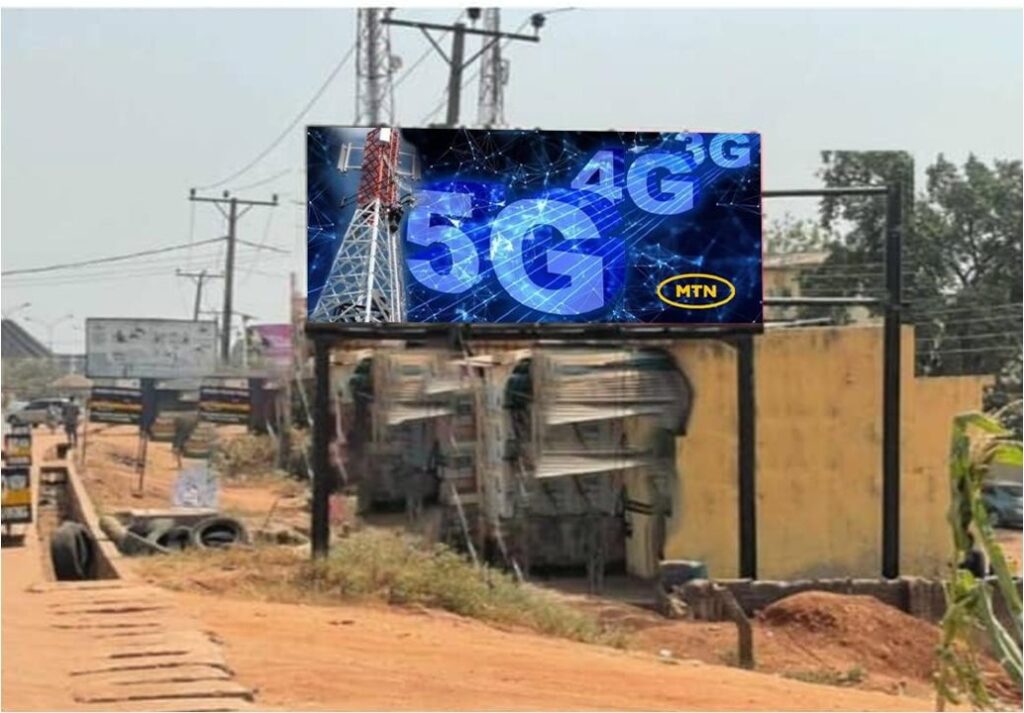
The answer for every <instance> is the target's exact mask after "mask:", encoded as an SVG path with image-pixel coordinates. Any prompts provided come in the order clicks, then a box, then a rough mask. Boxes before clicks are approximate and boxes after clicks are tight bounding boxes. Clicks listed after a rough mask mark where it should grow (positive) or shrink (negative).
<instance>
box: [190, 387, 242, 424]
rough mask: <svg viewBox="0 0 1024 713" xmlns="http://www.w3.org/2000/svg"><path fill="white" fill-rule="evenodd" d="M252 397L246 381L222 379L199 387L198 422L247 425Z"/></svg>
mask: <svg viewBox="0 0 1024 713" xmlns="http://www.w3.org/2000/svg"><path fill="white" fill-rule="evenodd" d="M251 413H252V396H251V392H250V389H249V380H248V379H222V380H220V381H218V382H208V383H204V384H203V385H202V386H200V387H199V420H200V421H205V422H207V423H238V424H242V425H246V426H248V425H249V418H250V415H251Z"/></svg>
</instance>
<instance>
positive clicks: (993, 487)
mask: <svg viewBox="0 0 1024 713" xmlns="http://www.w3.org/2000/svg"><path fill="white" fill-rule="evenodd" d="M1022 489H1024V486H1022V485H1021V483H986V484H985V485H983V486H982V487H981V497H982V500H984V502H985V509H986V510H988V514H989V517H990V518H991V519H992V524H993V525H994V526H996V527H1015V528H1017V529H1018V530H1019V529H1021V492H1022Z"/></svg>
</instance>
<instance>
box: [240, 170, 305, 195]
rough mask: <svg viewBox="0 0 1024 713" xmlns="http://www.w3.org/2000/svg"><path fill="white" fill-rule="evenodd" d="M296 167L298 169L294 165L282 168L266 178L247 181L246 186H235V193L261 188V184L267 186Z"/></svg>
mask: <svg viewBox="0 0 1024 713" xmlns="http://www.w3.org/2000/svg"><path fill="white" fill-rule="evenodd" d="M295 169H296V167H295V166H292V167H291V168H285V169H282V170H280V171H278V172H277V173H274V174H272V175H270V176H267V177H266V178H261V179H260V180H258V181H254V182H253V183H247V184H246V185H244V186H238V187H236V188H234V191H235V193H239V192H241V191H247V190H249V189H250V188H259V187H260V186H265V185H267V184H268V183H273V182H274V181H276V180H277V179H279V178H281V176H285V175H287V174H289V173H291V172H292V171H294V170H295Z"/></svg>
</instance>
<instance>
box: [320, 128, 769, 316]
mask: <svg viewBox="0 0 1024 713" xmlns="http://www.w3.org/2000/svg"><path fill="white" fill-rule="evenodd" d="M366 131H367V130H366V129H344V128H337V127H311V128H310V129H309V136H308V144H307V169H308V200H309V204H308V243H307V244H308V253H307V260H308V264H307V268H308V274H307V279H308V283H307V284H308V285H309V292H308V300H309V301H308V309H309V311H310V312H312V310H313V308H314V306H315V305H316V301H317V299H318V297H319V292H320V289H321V288H322V286H323V284H324V281H325V280H326V278H327V276H328V274H329V272H330V269H331V264H332V262H333V260H334V256H335V253H336V252H337V249H338V246H339V245H340V241H341V239H342V236H343V235H344V233H345V228H346V227H347V225H348V223H349V221H350V220H351V217H352V213H353V211H354V208H355V205H354V200H353V196H354V195H355V192H356V188H357V186H358V180H359V172H358V171H349V172H347V173H342V172H341V171H340V170H339V169H338V158H339V155H340V153H341V146H342V145H343V144H345V143H350V144H354V145H356V146H361V144H362V141H363V138H364V137H365V134H366ZM716 136H721V138H720V139H719V140H718V141H717V142H716V141H715V137H716ZM401 138H402V152H403V155H408V154H415V155H416V157H417V162H418V167H419V173H420V175H419V177H418V178H417V179H415V180H413V181H406V182H404V184H403V187H402V191H401V194H402V195H403V196H405V195H408V194H409V193H410V192H411V193H412V194H413V195H414V196H416V197H418V198H420V200H417V201H416V203H414V206H415V207H413V208H412V209H411V210H409V211H407V213H406V215H405V217H404V218H403V220H402V222H401V227H400V230H401V238H402V241H401V244H402V249H403V258H404V259H403V265H404V270H405V274H404V282H405V286H406V308H407V314H406V321H407V322H441V323H446V322H487V323H523V322H526V323H532V322H549V323H571V322H612V323H694V324H708V323H711V324H723V325H724V324H737V325H739V324H756V323H760V322H761V320H762V284H761V210H760V193H761V168H760V137H759V136H758V135H757V134H742V135H715V134H681V133H640V132H575V131H574V132H557V131H541V130H526V131H523V130H449V129H403V130H401ZM723 138H727V139H729V140H728V141H724V142H723V141H722V139H723ZM733 138H735V140H732V139H733ZM712 142H715V145H716V146H717V147H718V151H717V152H714V151H712V150H711V147H712ZM744 144H745V145H744ZM723 146H724V147H725V150H724V151H723ZM737 146H742V148H743V149H744V150H745V151H746V154H747V155H748V156H749V160H746V161H743V160H740V159H739V158H738V157H739V156H740V154H739V152H737V150H736V147H737ZM713 154H714V155H713ZM658 156H660V157H662V159H663V160H662V163H664V164H665V165H658V160H657V157H658ZM641 157H646V158H644V159H643V160H644V161H646V162H647V163H648V164H650V166H651V169H650V170H646V171H639V172H638V171H636V170H634V171H632V172H631V167H632V166H633V165H634V164H636V163H637V162H638V161H640V160H641ZM665 157H668V158H665ZM682 180H686V181H689V182H691V186H692V206H688V209H684V210H679V206H678V205H676V206H675V208H672V206H671V205H670V204H672V199H673V190H676V192H678V186H679V182H680V181H682ZM451 194H455V195H456V196H457V197H458V196H465V197H458V198H457V200H459V201H463V202H465V203H468V204H470V205H471V208H470V209H469V210H468V211H460V212H458V214H456V215H454V216H450V215H446V213H448V211H446V210H444V208H445V207H446V204H445V205H441V204H438V205H441V209H440V210H435V209H434V208H431V207H430V200H431V199H430V197H431V196H432V197H433V198H432V199H433V200H435V201H436V200H442V202H443V201H444V200H447V198H446V196H449V195H451ZM424 197H427V199H424ZM439 197H440V199H439ZM524 201H525V202H524ZM513 204H517V205H518V206H530V207H531V209H530V210H525V211H519V215H518V216H515V217H514V219H509V216H510V215H511V214H512V213H515V212H516V210H515V209H514V208H513V209H511V210H508V211H506V209H508V208H509V206H511V205H513ZM672 205H675V204H672ZM665 206H668V208H666V207H665ZM652 208H653V210H654V211H659V210H668V209H672V210H673V211H674V212H672V213H669V214H659V213H658V212H652V210H651V209H652ZM417 211H419V212H418V213H417ZM503 211H505V212H503ZM498 216H503V217H502V218H499V217H498ZM545 223H555V224H556V225H558V227H557V228H555V227H551V226H549V225H545ZM444 226H448V227H450V228H452V229H453V230H454V232H451V233H450V234H451V235H455V236H456V238H457V239H460V240H461V238H458V237H457V236H458V234H459V233H461V235H463V236H465V239H466V240H468V241H469V243H467V244H471V245H472V246H473V249H474V251H475V254H476V257H475V260H474V259H473V258H472V257H470V260H469V262H464V263H463V265H466V264H469V265H470V266H471V269H470V270H469V271H467V270H465V269H463V268H461V267H459V268H458V269H455V270H454V274H455V275H462V279H461V280H454V277H452V275H453V268H456V267H457V266H456V265H454V264H453V258H452V255H453V253H452V251H451V250H450V249H449V247H448V246H447V245H446V244H445V242H444V241H439V242H431V240H433V239H434V238H430V239H424V236H430V235H434V233H435V232H437V230H436V229H437V228H438V227H444ZM581 226H582V227H581ZM588 226H589V227H588ZM410 231H411V232H410ZM507 236H513V238H514V240H512V241H510V240H507V239H506V237H507ZM425 243H427V244H425ZM463 257H465V251H464V252H463ZM495 257H497V258H498V259H499V261H505V262H503V263H502V265H495V261H494V259H493V258H495ZM553 258H554V259H553ZM473 263H475V264H473ZM509 265H515V266H516V269H515V270H513V269H512V268H510V267H509ZM499 272H503V273H504V274H503V275H499ZM690 273H701V274H711V275H715V276H719V277H722V278H725V279H726V280H728V281H729V282H730V283H731V284H732V285H733V286H734V287H735V290H736V293H735V296H734V297H733V298H732V299H731V300H729V301H728V302H727V303H725V304H723V305H721V306H720V307H715V308H712V309H682V308H677V307H673V306H670V305H669V304H667V303H666V302H665V301H663V300H662V299H659V297H658V292H657V290H658V285H659V284H661V283H662V282H663V281H664V280H666V279H668V278H670V277H672V276H675V275H680V274H690ZM502 278H503V279H502ZM453 280H454V283H455V284H454V287H453ZM583 283H587V285H584V284H583ZM438 285H440V286H443V287H444V289H446V290H448V291H443V290H442V289H436V287H437V286H438ZM581 286H582V289H579V288H580V287H581ZM454 290H458V292H455V291H454ZM663 294H668V293H667V292H665V293H663Z"/></svg>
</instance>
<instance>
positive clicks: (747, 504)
mask: <svg viewBox="0 0 1024 713" xmlns="http://www.w3.org/2000/svg"><path fill="white" fill-rule="evenodd" d="M826 196H873V197H877V198H882V199H884V200H885V207H886V210H885V254H884V263H885V266H884V267H885V296H884V297H878V298H875V297H864V296H853V297H838V296H837V297H775V298H767V297H766V298H764V299H763V306H765V307H769V306H785V307H799V306H836V307H841V306H862V307H863V306H874V307H882V308H883V314H884V321H883V346H882V350H883V360H882V383H881V389H882V448H881V466H882V468H881V470H882V533H881V534H882V538H881V542H882V557H881V560H882V561H881V563H880V565H881V566H880V570H881V576H882V577H883V578H885V579H894V578H896V577H899V576H900V481H901V474H900V434H901V425H900V388H901V381H902V376H901V371H900V365H901V362H902V348H901V343H900V327H901V324H902V309H903V276H902V271H903V235H904V231H905V229H906V228H905V225H904V204H905V200H906V199H905V196H904V194H903V187H902V186H901V185H900V184H899V183H892V184H888V185H879V186H871V185H858V186H844V187H835V188H809V189H791V190H763V189H762V191H761V198H762V200H764V199H766V198H823V197H826ZM911 200H912V196H911ZM702 327H703V328H702ZM305 333H306V336H307V337H308V338H309V339H310V340H311V341H312V342H313V360H314V369H313V373H314V384H315V394H314V403H313V473H314V477H313V493H312V496H313V497H312V500H313V502H312V507H311V508H310V519H311V523H310V535H311V544H312V547H311V550H312V557H313V559H319V558H322V557H326V556H327V554H328V552H329V548H330V523H329V519H328V516H329V501H328V498H329V496H330V479H329V478H328V477H325V476H326V474H327V473H328V472H329V455H328V446H329V443H330V437H331V434H330V428H329V418H330V393H329V392H330V355H331V349H332V348H333V347H337V346H338V345H339V344H340V343H343V342H344V341H346V340H366V339H378V340H404V339H424V338H429V337H435V338H437V337H444V336H448V337H449V338H450V339H451V340H452V343H453V344H459V343H460V342H461V341H462V340H465V339H467V338H478V339H488V338H490V339H495V340H502V339H505V340H512V339H530V338H533V339H537V340H539V341H544V340H549V339H550V340H566V339H572V340H573V341H574V342H575V343H577V344H580V343H586V340H597V341H604V340H609V339H618V340H621V341H624V342H631V341H644V340H658V339H662V340H664V339H714V340H718V341H721V342H723V343H725V344H728V345H729V346H732V347H733V348H735V349H736V354H737V358H736V398H737V463H738V468H737V470H738V484H737V485H738V498H737V501H738V502H737V515H738V518H737V519H738V544H739V547H738V549H739V552H738V555H739V558H738V561H739V572H738V575H739V577H740V578H743V579H757V451H756V448H757V410H756V401H755V395H756V385H757V384H756V378H755V377H756V369H755V359H754V337H755V336H756V335H757V334H761V333H763V323H759V324H751V325H739V326H737V325H710V326H706V325H700V326H698V325H650V324H641V323H635V324H634V323H622V324H616V323H602V324H554V323H551V324H549V323H542V324H514V323H510V324H479V323H472V324H470V323H450V324H419V323H418V324H415V325H412V324H406V323H356V322H344V323H339V322H333V323H326V322H306V326H305ZM318 474H324V477H322V476H319V475H318Z"/></svg>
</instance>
